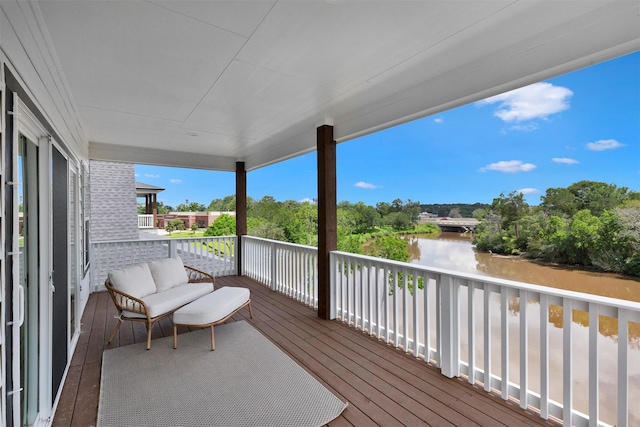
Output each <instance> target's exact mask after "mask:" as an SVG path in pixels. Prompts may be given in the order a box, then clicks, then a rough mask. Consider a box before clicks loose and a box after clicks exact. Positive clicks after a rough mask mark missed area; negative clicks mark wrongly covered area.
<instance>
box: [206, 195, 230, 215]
mask: <svg viewBox="0 0 640 427" xmlns="http://www.w3.org/2000/svg"><path fill="white" fill-rule="evenodd" d="M207 210H208V211H209V212H235V210H236V195H235V194H232V195H229V196H226V197H224V198H222V199H213V200H212V201H211V203H209V206H208V207H207Z"/></svg>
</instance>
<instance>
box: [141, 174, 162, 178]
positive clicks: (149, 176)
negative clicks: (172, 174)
mask: <svg viewBox="0 0 640 427" xmlns="http://www.w3.org/2000/svg"><path fill="white" fill-rule="evenodd" d="M144 177H145V178H160V175H152V174H150V173H145V174H144Z"/></svg>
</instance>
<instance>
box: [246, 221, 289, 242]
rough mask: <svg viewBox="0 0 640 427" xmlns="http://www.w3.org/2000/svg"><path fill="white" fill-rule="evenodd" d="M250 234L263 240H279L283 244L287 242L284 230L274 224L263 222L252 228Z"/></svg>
mask: <svg viewBox="0 0 640 427" xmlns="http://www.w3.org/2000/svg"><path fill="white" fill-rule="evenodd" d="M250 234H251V235H252V236H255V237H261V238H263V239H271V240H279V241H281V242H284V241H286V240H285V236H284V230H283V229H282V228H280V227H279V226H278V225H277V224H274V223H272V222H261V223H259V224H257V225H256V226H254V227H252V228H251V233H250Z"/></svg>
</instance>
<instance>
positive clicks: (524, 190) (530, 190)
mask: <svg viewBox="0 0 640 427" xmlns="http://www.w3.org/2000/svg"><path fill="white" fill-rule="evenodd" d="M516 192H517V193H520V194H525V195H526V194H539V193H540V190H538V189H537V188H521V189H519V190H516Z"/></svg>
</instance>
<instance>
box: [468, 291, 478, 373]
mask: <svg viewBox="0 0 640 427" xmlns="http://www.w3.org/2000/svg"><path fill="white" fill-rule="evenodd" d="M475 289H476V284H475V282H473V281H469V283H468V286H467V316H468V318H467V343H468V355H467V360H468V362H469V371H468V373H467V375H468V380H469V384H474V383H475V382H476V333H475V332H476V331H475V329H476V328H475V326H476V323H475V317H476V316H475V312H476V310H475V303H474V302H475V301H474V297H475Z"/></svg>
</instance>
